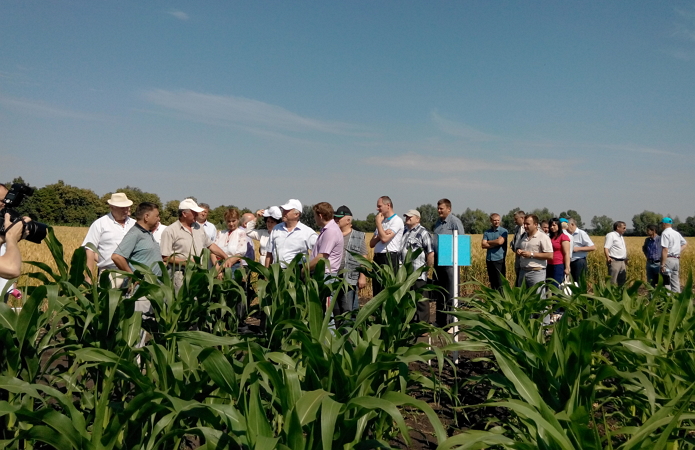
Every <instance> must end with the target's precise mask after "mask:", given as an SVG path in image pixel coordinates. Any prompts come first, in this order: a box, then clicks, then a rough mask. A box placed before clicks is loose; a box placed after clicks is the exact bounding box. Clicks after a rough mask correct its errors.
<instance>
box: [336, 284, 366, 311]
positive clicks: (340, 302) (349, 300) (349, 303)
mask: <svg viewBox="0 0 695 450" xmlns="http://www.w3.org/2000/svg"><path fill="white" fill-rule="evenodd" d="M359 305H360V304H359V299H358V298H357V286H350V288H349V289H348V290H347V291H343V290H341V291H340V292H339V293H338V296H337V298H336V300H335V302H333V315H334V316H339V315H341V314H345V313H346V312H348V311H354V310H356V309H358V308H359Z"/></svg>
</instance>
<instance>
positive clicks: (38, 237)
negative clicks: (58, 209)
mask: <svg viewBox="0 0 695 450" xmlns="http://www.w3.org/2000/svg"><path fill="white" fill-rule="evenodd" d="M25 227H26V228H25V229H26V230H29V234H28V235H27V237H26V238H25V239H26V240H27V241H29V242H33V243H34V244H40V243H41V241H43V240H44V238H45V237H46V232H47V230H48V225H46V224H43V223H41V222H34V221H33V220H32V221H31V222H29V223H27V224H25Z"/></svg>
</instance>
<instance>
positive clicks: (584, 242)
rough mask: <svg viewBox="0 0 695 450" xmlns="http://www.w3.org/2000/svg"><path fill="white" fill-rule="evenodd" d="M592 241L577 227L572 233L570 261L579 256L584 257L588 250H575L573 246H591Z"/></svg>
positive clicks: (592, 244)
mask: <svg viewBox="0 0 695 450" xmlns="http://www.w3.org/2000/svg"><path fill="white" fill-rule="evenodd" d="M593 246H594V241H592V240H591V238H590V237H589V235H588V234H586V231H584V230H580V229H579V228H577V229H576V230H575V232H574V233H573V234H572V257H571V258H570V259H571V260H572V261H576V260H578V259H581V258H586V257H587V255H588V254H589V253H588V252H575V251H574V248H575V247H593Z"/></svg>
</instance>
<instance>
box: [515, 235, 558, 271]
mask: <svg viewBox="0 0 695 450" xmlns="http://www.w3.org/2000/svg"><path fill="white" fill-rule="evenodd" d="M518 248H519V249H521V250H524V251H527V252H533V253H552V251H553V244H552V243H551V242H550V238H549V237H548V235H547V234H545V233H543V232H542V231H541V230H538V231H536V233H535V234H534V235H533V236H531V237H529V235H528V234H526V233H524V235H523V236H522V237H521V241H520V242H519V245H518ZM520 264H521V268H522V269H544V268H545V267H546V266H547V265H548V263H547V261H546V260H545V259H538V258H521V261H520Z"/></svg>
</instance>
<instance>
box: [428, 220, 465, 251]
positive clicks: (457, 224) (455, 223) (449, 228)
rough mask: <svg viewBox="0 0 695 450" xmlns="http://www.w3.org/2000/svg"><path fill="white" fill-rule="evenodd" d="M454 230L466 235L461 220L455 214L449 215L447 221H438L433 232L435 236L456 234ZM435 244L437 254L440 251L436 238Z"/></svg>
mask: <svg viewBox="0 0 695 450" xmlns="http://www.w3.org/2000/svg"><path fill="white" fill-rule="evenodd" d="M454 230H457V231H458V233H459V234H464V233H465V231H464V229H463V223H461V219H459V218H458V217H456V216H455V215H454V214H449V215H448V216H446V218H445V219H442V218H441V217H440V218H439V219H437V221H436V222H435V223H434V228H433V230H432V231H433V232H434V234H454ZM433 243H434V252H435V253H437V252H438V251H439V247H438V245H439V244H438V242H437V237H436V236H435V237H434V240H433Z"/></svg>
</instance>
